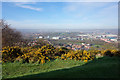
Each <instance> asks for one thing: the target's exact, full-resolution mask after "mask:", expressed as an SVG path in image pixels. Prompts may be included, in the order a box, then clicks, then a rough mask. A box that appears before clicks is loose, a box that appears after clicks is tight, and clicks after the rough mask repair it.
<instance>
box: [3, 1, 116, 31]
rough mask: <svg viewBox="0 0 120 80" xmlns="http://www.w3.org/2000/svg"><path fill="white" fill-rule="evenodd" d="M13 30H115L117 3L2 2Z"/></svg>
mask: <svg viewBox="0 0 120 80" xmlns="http://www.w3.org/2000/svg"><path fill="white" fill-rule="evenodd" d="M2 18H3V19H5V20H6V21H7V22H8V23H9V24H11V27H13V28H16V29H117V27H118V2H3V3H2Z"/></svg>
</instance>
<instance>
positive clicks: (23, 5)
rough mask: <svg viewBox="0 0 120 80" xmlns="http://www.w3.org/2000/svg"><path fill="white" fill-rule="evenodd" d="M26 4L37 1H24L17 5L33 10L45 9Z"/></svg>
mask: <svg viewBox="0 0 120 80" xmlns="http://www.w3.org/2000/svg"><path fill="white" fill-rule="evenodd" d="M26 4H35V2H32V3H31V2H29V3H28V2H23V3H16V4H15V5H16V6H18V7H21V8H26V9H31V10H36V11H42V10H43V9H42V8H35V7H32V6H29V5H26Z"/></svg>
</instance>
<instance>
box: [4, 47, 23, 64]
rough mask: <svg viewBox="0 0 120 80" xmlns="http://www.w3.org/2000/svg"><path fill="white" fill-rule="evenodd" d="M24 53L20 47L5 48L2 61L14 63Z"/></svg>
mask: <svg viewBox="0 0 120 80" xmlns="http://www.w3.org/2000/svg"><path fill="white" fill-rule="evenodd" d="M22 54H23V53H22V52H21V49H20V48H19V47H18V46H15V47H4V48H2V61H3V62H13V61H14V60H15V59H16V58H17V57H18V56H21V55H22Z"/></svg>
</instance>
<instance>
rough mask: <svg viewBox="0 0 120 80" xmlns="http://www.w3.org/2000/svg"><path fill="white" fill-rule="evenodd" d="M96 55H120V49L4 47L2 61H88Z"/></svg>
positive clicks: (48, 46)
mask: <svg viewBox="0 0 120 80" xmlns="http://www.w3.org/2000/svg"><path fill="white" fill-rule="evenodd" d="M96 55H101V56H111V57H112V56H120V51H118V50H101V51H100V50H88V51H87V50H76V51H74V50H69V49H66V48H55V47H54V46H52V45H49V44H47V45H45V46H42V47H41V48H33V47H24V48H23V47H22V48H20V47H18V46H15V47H4V48H2V61H3V62H14V61H19V62H22V63H26V62H27V63H41V64H43V63H45V62H47V61H51V60H55V59H57V58H59V59H62V60H67V59H74V60H82V61H84V62H87V61H88V60H94V59H95V58H96Z"/></svg>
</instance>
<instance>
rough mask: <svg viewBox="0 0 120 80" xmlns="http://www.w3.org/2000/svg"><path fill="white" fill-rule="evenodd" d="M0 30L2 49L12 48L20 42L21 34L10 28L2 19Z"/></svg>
mask: <svg viewBox="0 0 120 80" xmlns="http://www.w3.org/2000/svg"><path fill="white" fill-rule="evenodd" d="M0 28H1V29H2V47H5V46H14V45H16V44H19V42H20V41H21V40H22V35H21V33H20V32H19V31H16V30H15V29H12V28H10V25H9V24H7V23H6V22H5V20H3V19H1V20H0Z"/></svg>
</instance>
